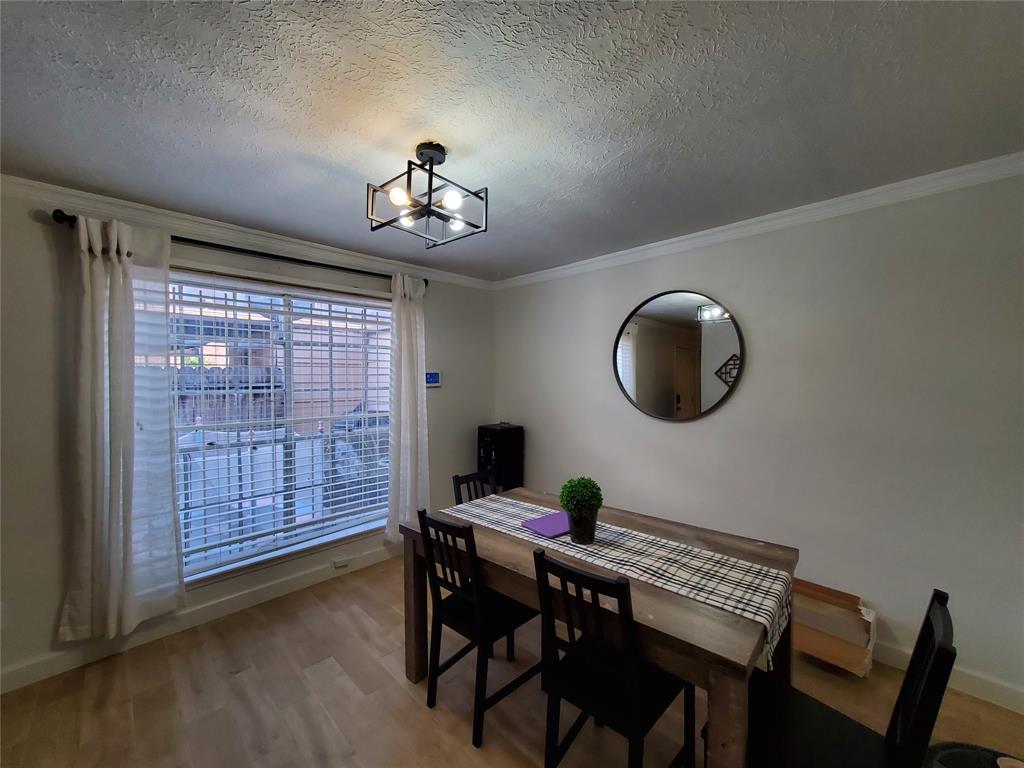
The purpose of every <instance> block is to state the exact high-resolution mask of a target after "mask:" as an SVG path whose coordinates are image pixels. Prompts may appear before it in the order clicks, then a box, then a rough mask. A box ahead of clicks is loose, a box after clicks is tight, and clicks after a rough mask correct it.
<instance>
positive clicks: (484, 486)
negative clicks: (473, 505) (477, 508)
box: [452, 467, 498, 504]
mask: <svg viewBox="0 0 1024 768" xmlns="http://www.w3.org/2000/svg"><path fill="white" fill-rule="evenodd" d="M452 490H454V491H455V503H456V504H462V503H463V502H466V501H473V500H474V499H482V498H483V497H484V496H487V495H489V494H492V493H496V492H497V490H498V489H497V486H496V485H495V484H494V467H491V468H490V469H484V470H481V471H480V472H473V473H471V474H468V475H452Z"/></svg>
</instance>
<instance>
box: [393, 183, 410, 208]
mask: <svg viewBox="0 0 1024 768" xmlns="http://www.w3.org/2000/svg"><path fill="white" fill-rule="evenodd" d="M388 200H390V201H391V203H392V204H393V205H408V204H409V195H407V194H406V193H405V190H404V189H402V188H401V187H392V188H391V191H390V192H388Z"/></svg>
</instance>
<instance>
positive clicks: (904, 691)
mask: <svg viewBox="0 0 1024 768" xmlns="http://www.w3.org/2000/svg"><path fill="white" fill-rule="evenodd" d="M948 601H949V595H947V594H946V593H945V592H941V591H939V590H937V589H936V590H934V591H933V592H932V597H931V600H930V601H929V603H928V611H927V613H925V617H924V622H923V623H922V624H921V631H920V632H919V633H918V636H917V642H916V643H915V644H914V651H913V653H912V654H911V656H910V664H909V665H908V667H907V672H906V675H905V676H904V678H903V685H902V686H901V687H900V692H899V695H898V697H897V698H896V705H895V707H894V708H893V711H892V716H891V718H890V720H889V728H888V730H887V731H886V733H885V736H882V735H880V734H878V733H876V732H875V731H873V730H871V729H870V728H868V727H866V726H863V725H861V724H860V723H858V722H856V721H854V720H851V719H850V718H848V717H846V716H845V715H842V714H840V713H839V712H836V711H835V710H834V709H831V708H830V707H827V706H825V705H824V704H822V703H821V702H819V701H818V700H816V699H814V698H811V697H810V696H808V695H807V694H805V693H801V692H800V691H798V690H795V689H790V690H788V691H786V695H785V696H784V697H783V698H782V701H783V705H782V706H781V707H779V708H776V709H775V710H774V713H773V715H772V716H770V717H765V718H758V717H756V716H754V712H755V711H757V709H761V710H762V711H764V707H758V702H764V701H766V700H767V699H766V697H768V696H771V695H772V694H771V691H770V686H771V683H770V682H769V681H768V679H767V676H766V675H765V674H764V673H762V672H759V671H755V673H754V676H753V677H752V678H751V691H750V694H751V704H752V707H751V715H752V716H751V719H750V724H751V746H752V749H751V759H752V764H753V765H755V766H769V765H771V766H774V765H785V766H787V767H790V766H791V767H792V768H810V767H811V766H814V768H855V767H856V768H868V767H873V766H878V768H921V766H922V763H923V762H924V759H925V754H926V753H927V751H928V742H929V741H930V740H931V735H932V728H933V727H934V726H935V719H936V718H937V717H938V714H939V707H940V706H941V705H942V697H943V695H944V694H945V692H946V684H947V683H948V682H949V675H950V672H951V671H952V669H953V662H954V660H955V659H956V648H954V647H953V622H952V619H951V618H950V615H949V609H948V608H947V605H946V604H947V602H948ZM758 757H760V758H761V759H760V760H758V759H757V758H758ZM780 759H781V760H782V761H783V762H779V760H780Z"/></svg>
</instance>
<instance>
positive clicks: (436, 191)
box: [366, 141, 487, 248]
mask: <svg viewBox="0 0 1024 768" xmlns="http://www.w3.org/2000/svg"><path fill="white" fill-rule="evenodd" d="M446 156H447V150H446V149H445V148H444V147H443V146H442V145H440V144H438V143H436V142H433V141H426V142H423V143H422V144H420V145H418V146H417V147H416V160H409V161H408V162H407V164H406V169H405V171H404V172H403V173H400V174H399V175H397V176H395V177H394V178H392V179H388V180H387V181H385V182H384V183H382V184H379V185H378V184H367V185H366V218H368V219H369V220H370V230H371V231H373V232H376V231H377V230H378V229H382V228H384V227H394V228H395V229H398V230H400V231H402V232H409V233H411V234H414V235H416V236H418V237H422V238H423V239H424V240H426V243H427V248H433V247H435V246H438V245H444V244H446V243H450V242H452V241H453V240H460V239H462V238H464V237H469V236H470V235H475V234H478V233H480V232H486V231H487V187H482V188H481V189H478V190H476V191H475V192H474V191H473V190H471V189H468V188H467V187H464V186H462V185H461V184H457V183H456V182H454V181H452V180H451V179H447V178H445V177H444V176H442V175H441V174H439V173H436V172H435V171H434V168H435V166H438V165H441V164H442V163H443V162H444V161H445V157H446ZM455 211H458V213H455Z"/></svg>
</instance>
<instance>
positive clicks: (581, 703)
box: [533, 549, 696, 768]
mask: <svg viewBox="0 0 1024 768" xmlns="http://www.w3.org/2000/svg"><path fill="white" fill-rule="evenodd" d="M533 560H534V566H535V568H536V572H537V588H538V592H539V599H540V614H541V667H542V669H541V687H542V688H543V690H544V692H545V693H546V694H547V697H548V701H547V732H546V734H545V741H544V766H545V768H555V766H557V765H558V763H559V762H560V761H561V760H562V758H563V757H564V756H565V753H566V752H567V751H568V750H569V747H570V746H571V745H572V742H573V740H574V739H575V738H576V736H578V735H579V732H580V730H581V729H582V728H583V726H584V725H585V724H586V721H587V718H588V717H593V718H594V724H595V725H597V726H604V725H607V726H608V727H609V728H611V729H612V730H613V731H615V732H616V733H619V734H621V735H622V736H625V737H626V739H627V741H628V743H629V766H630V768H640V766H642V765H643V762H644V739H645V738H646V736H647V733H648V732H649V731H650V730H651V728H653V727H654V724H655V723H656V722H657V721H658V720H659V719H660V718H661V716H662V715H663V714H664V713H665V710H666V709H668V707H669V705H670V704H671V703H672V702H673V701H675V699H676V697H677V696H678V695H679V693H680V692H681V691H682V692H683V693H684V694H685V696H684V698H685V702H684V703H685V707H686V709H685V712H684V730H685V733H684V742H683V748H682V750H680V752H679V753H678V754H677V755H676V757H675V758H674V759H673V761H672V765H673V766H686V768H692V766H693V765H694V759H695V752H696V741H695V733H694V730H695V727H694V726H695V713H694V687H693V685H691V684H690V683H687V682H684V681H682V680H680V679H678V678H677V677H674V676H673V675H670V674H669V673H667V672H664V671H662V670H660V669H657V668H655V667H652V666H650V665H649V664H647V663H645V662H644V661H643V660H642V659H641V658H640V656H639V654H638V652H637V648H636V632H635V625H634V623H633V604H632V599H631V596H630V588H629V580H628V579H627V578H625V577H624V576H620V577H619V578H617V579H610V578H606V577H604V576H600V575H598V574H594V573H589V572H587V571H584V570H581V569H579V568H575V567H573V566H571V565H569V564H567V563H563V562H559V561H557V560H552V559H551V558H549V557H547V556H546V555H545V554H544V550H542V549H537V550H534V553H533ZM588 594H589V597H590V599H589V600H588V599H587V595H588ZM602 596H604V597H605V598H608V601H610V602H611V603H612V604H614V605H615V607H616V611H611V610H609V609H608V608H602V607H601V597H602ZM606 602H607V601H606ZM556 618H558V619H560V620H561V621H562V622H563V623H564V624H565V627H566V633H565V634H566V638H565V639H563V638H561V637H559V635H558V632H557V629H556V626H555V620H556ZM563 699H564V700H565V701H568V702H569V703H570V704H572V705H573V706H575V707H577V708H579V709H580V714H579V716H578V717H577V718H576V721H575V722H574V723H573V724H572V726H570V728H569V730H568V731H567V732H566V735H565V738H564V739H562V740H561V741H559V722H558V721H559V711H560V709H561V702H562V700H563Z"/></svg>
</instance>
